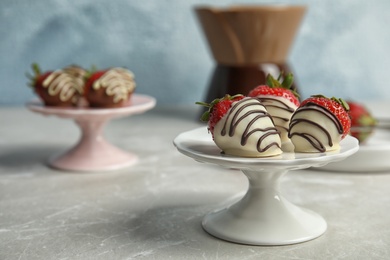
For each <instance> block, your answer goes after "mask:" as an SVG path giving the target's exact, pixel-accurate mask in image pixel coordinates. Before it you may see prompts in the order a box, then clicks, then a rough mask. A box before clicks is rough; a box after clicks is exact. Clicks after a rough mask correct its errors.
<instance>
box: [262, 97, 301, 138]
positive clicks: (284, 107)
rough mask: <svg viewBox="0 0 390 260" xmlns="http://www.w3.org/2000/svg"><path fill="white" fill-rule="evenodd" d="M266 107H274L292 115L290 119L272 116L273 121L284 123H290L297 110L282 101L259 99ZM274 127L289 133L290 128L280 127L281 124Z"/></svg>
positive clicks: (270, 98) (267, 98)
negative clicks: (277, 120)
mask: <svg viewBox="0 0 390 260" xmlns="http://www.w3.org/2000/svg"><path fill="white" fill-rule="evenodd" d="M257 98H258V99H259V100H260V101H261V102H262V103H263V104H264V105H265V107H266V108H269V107H274V108H277V109H282V110H284V111H287V112H289V113H290V116H289V117H281V116H275V115H272V118H273V119H279V120H281V121H284V122H286V123H287V122H288V121H290V117H291V114H292V113H294V111H295V108H292V107H290V106H288V105H287V104H286V103H285V102H283V101H281V100H278V99H276V98H272V97H262V96H260V97H257ZM271 102H277V103H279V104H280V105H276V104H272V103H271ZM274 125H275V126H276V127H278V128H280V129H284V130H285V131H286V132H288V129H289V128H288V127H285V126H283V125H280V124H276V123H274Z"/></svg>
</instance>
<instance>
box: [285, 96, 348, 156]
mask: <svg viewBox="0 0 390 260" xmlns="http://www.w3.org/2000/svg"><path fill="white" fill-rule="evenodd" d="M348 111H349V106H348V104H347V102H345V101H344V100H342V99H340V98H334V97H333V98H327V97H325V96H322V95H315V96H311V97H310V98H308V99H306V100H304V101H302V103H301V105H300V106H299V108H298V109H297V110H296V111H295V112H294V114H293V116H292V117H291V122H290V130H289V138H290V139H291V141H292V143H293V144H294V146H295V151H297V152H326V151H332V150H337V149H339V148H340V146H339V142H340V141H341V140H342V139H343V138H344V137H345V136H346V135H347V134H348V133H349V130H350V127H351V120H350V117H349V114H348Z"/></svg>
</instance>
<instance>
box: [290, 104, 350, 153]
mask: <svg viewBox="0 0 390 260" xmlns="http://www.w3.org/2000/svg"><path fill="white" fill-rule="evenodd" d="M307 111H316V112H319V113H321V114H323V115H324V116H326V117H327V118H329V119H330V120H331V121H332V122H333V124H334V125H335V127H336V129H337V131H338V133H339V134H342V133H343V126H342V125H341V123H340V121H339V120H338V119H337V117H336V116H335V115H334V114H333V113H332V112H331V111H329V110H328V109H326V108H324V107H322V106H319V105H318V104H315V103H311V102H309V103H307V104H306V105H305V106H303V107H300V108H298V109H297V111H296V112H295V114H294V115H293V117H292V118H291V122H290V131H289V133H288V137H289V138H291V137H293V136H294V135H297V136H300V137H302V138H304V139H306V140H307V141H308V142H309V143H310V144H311V145H312V146H313V148H315V149H316V150H317V151H319V152H325V151H326V148H325V145H324V144H323V143H321V142H320V140H318V138H316V137H315V136H313V135H310V134H308V133H300V132H293V127H294V126H295V125H297V124H299V123H308V124H311V125H313V126H315V127H317V128H318V129H319V130H321V131H322V132H324V133H325V135H326V137H327V139H328V145H329V146H330V147H332V146H333V140H332V137H331V135H330V133H329V131H328V130H327V129H326V128H325V127H323V126H321V125H320V124H318V123H316V122H314V121H312V120H308V119H305V118H295V117H296V115H297V114H299V113H302V112H307Z"/></svg>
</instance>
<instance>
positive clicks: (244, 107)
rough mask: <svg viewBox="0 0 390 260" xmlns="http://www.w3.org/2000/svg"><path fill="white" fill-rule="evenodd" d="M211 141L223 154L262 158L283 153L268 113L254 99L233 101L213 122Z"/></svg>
mask: <svg viewBox="0 0 390 260" xmlns="http://www.w3.org/2000/svg"><path fill="white" fill-rule="evenodd" d="M214 141H215V143H216V145H217V146H218V147H219V148H220V149H221V150H223V151H224V152H225V154H229V155H234V156H242V157H265V156H274V155H279V154H281V153H282V150H281V140H280V137H279V134H278V131H277V129H276V128H275V126H274V124H273V122H272V119H271V116H270V115H269V114H268V112H267V110H266V108H265V107H264V105H262V104H261V102H260V101H259V100H258V99H257V98H249V97H247V98H244V99H242V100H239V101H236V102H234V103H232V105H231V108H230V110H229V111H228V112H227V113H226V114H225V115H224V116H223V117H222V119H221V120H220V121H219V122H218V123H217V124H216V125H215V128H214Z"/></svg>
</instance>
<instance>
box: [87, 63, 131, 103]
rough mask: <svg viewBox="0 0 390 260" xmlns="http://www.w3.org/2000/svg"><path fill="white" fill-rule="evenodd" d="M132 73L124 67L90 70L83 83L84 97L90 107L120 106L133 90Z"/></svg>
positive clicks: (126, 101)
mask: <svg viewBox="0 0 390 260" xmlns="http://www.w3.org/2000/svg"><path fill="white" fill-rule="evenodd" d="M135 86H136V84H135V81H134V74H133V73H132V72H131V71H130V70H127V69H125V68H110V69H107V70H99V71H95V72H92V73H91V74H90V75H89V76H88V77H87V82H86V84H85V98H86V100H87V101H88V103H89V105H90V106H91V107H121V106H124V105H126V104H128V103H129V100H130V97H131V95H132V94H133V92H134V90H135Z"/></svg>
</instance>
